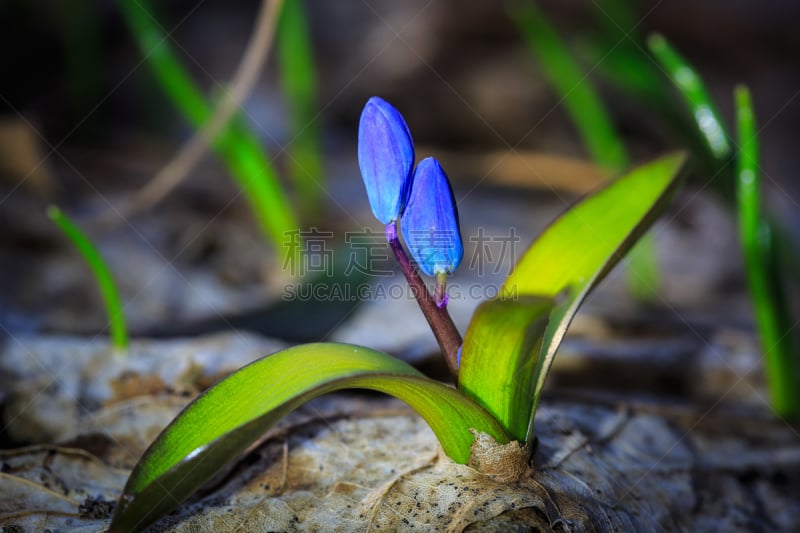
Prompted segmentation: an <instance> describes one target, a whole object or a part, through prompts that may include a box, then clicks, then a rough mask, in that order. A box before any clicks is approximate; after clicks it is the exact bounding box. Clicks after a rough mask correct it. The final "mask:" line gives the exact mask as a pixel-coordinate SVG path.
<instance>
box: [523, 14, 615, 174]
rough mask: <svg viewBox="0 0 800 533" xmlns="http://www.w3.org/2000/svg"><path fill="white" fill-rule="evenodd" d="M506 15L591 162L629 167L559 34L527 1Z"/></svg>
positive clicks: (584, 76) (595, 97) (601, 107)
mask: <svg viewBox="0 0 800 533" xmlns="http://www.w3.org/2000/svg"><path fill="white" fill-rule="evenodd" d="M509 13H510V14H511V17H512V19H514V21H515V22H516V23H517V26H518V27H519V29H520V30H521V31H522V33H523V34H524V36H525V39H526V40H527V41H528V45H529V46H530V49H531V51H532V52H533V54H534V55H535V56H536V59H537V61H538V62H539V65H540V66H541V69H542V73H543V74H544V76H545V77H546V78H547V81H548V82H549V83H550V85H551V86H552V87H553V89H554V90H555V92H556V94H557V95H558V97H559V98H560V101H559V104H562V103H563V104H564V108H565V109H566V111H567V113H568V114H569V116H570V119H571V120H572V123H573V124H574V125H575V128H576V129H577V130H578V132H579V133H580V136H581V138H582V139H583V142H584V144H585V145H586V148H587V149H588V150H589V153H590V154H591V156H592V159H594V161H595V162H596V163H597V164H599V165H602V166H604V167H606V168H610V169H612V170H614V171H617V170H620V169H622V168H624V167H625V166H627V165H628V159H629V158H628V152H627V151H626V150H625V146H624V145H623V143H622V140H621V139H620V137H619V135H617V132H616V130H615V128H614V124H613V122H612V120H611V116H610V114H609V113H608V111H607V110H606V108H605V106H604V105H603V102H602V100H601V99H600V96H599V95H598V94H597V92H596V91H595V90H594V88H593V87H592V84H591V82H590V80H588V79H587V78H588V74H587V73H585V72H584V71H583V69H582V68H581V67H580V65H579V64H578V63H577V61H576V60H575V59H574V57H573V56H572V53H571V52H570V51H569V49H568V48H567V45H566V44H565V43H564V42H563V40H562V39H561V37H559V35H558V32H557V31H556V30H555V28H554V27H553V26H552V25H551V24H550V22H549V21H548V20H547V19H546V18H545V16H544V14H543V13H542V12H541V11H540V10H539V8H538V7H536V5H535V3H534V2H531V1H530V0H524V1H519V0H517V1H514V2H511V3H510V5H509Z"/></svg>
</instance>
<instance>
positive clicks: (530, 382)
mask: <svg viewBox="0 0 800 533" xmlns="http://www.w3.org/2000/svg"><path fill="white" fill-rule="evenodd" d="M358 155H359V165H360V168H361V172H362V175H363V178H364V183H365V186H366V189H367V193H368V197H369V201H370V204H371V207H372V210H373V212H374V214H375V216H376V217H377V218H378V220H380V221H381V222H382V223H384V224H386V237H387V240H388V243H389V246H390V247H391V249H392V251H393V252H394V255H395V257H396V258H397V260H398V262H399V264H400V267H401V269H402V271H403V273H404V275H405V277H406V279H407V280H408V282H409V284H410V285H411V287H412V292H413V293H414V295H415V296H416V298H417V301H418V302H419V305H420V308H421V309H422V311H423V313H424V315H425V317H426V318H427V320H428V323H429V324H430V325H431V328H432V330H433V333H434V335H435V336H436V339H437V341H438V342H439V345H440V347H441V350H442V353H443V355H444V357H445V359H446V361H447V365H448V367H449V368H450V370H451V372H452V374H453V377H454V378H455V382H456V387H452V386H450V385H447V384H445V383H442V382H439V381H436V380H433V379H430V378H428V377H426V376H424V375H423V374H421V373H420V372H419V371H417V370H416V369H414V368H412V367H411V366H409V365H408V364H406V363H404V362H403V361H400V360H398V359H396V358H394V357H392V356H390V355H388V354H385V353H382V352H379V351H375V350H372V349H370V348H367V347H363V346H356V345H348V344H335V343H316V344H305V345H300V346H295V347H292V348H289V349H286V350H283V351H280V352H278V353H275V354H272V355H269V356H267V357H264V358H261V359H259V360H257V361H255V362H253V363H251V364H249V365H247V366H245V367H243V368H242V369H240V370H238V371H237V372H234V373H233V374H231V375H230V376H228V377H227V378H225V379H223V380H221V381H220V382H218V383H217V384H216V385H214V386H213V387H211V388H210V389H208V390H207V391H206V392H205V393H203V394H202V395H201V396H199V397H198V398H197V399H196V400H194V401H193V402H192V403H190V404H189V405H188V406H187V407H186V408H185V409H184V410H183V411H182V412H181V413H180V414H179V415H178V416H177V417H176V418H175V419H174V420H173V421H172V422H171V423H170V425H169V426H168V427H167V428H166V429H165V430H164V431H163V432H162V433H161V434H160V435H159V436H158V437H157V438H156V440H155V441H154V442H153V443H152V444H151V445H150V447H149V448H148V450H147V451H146V452H145V453H144V455H143V456H142V458H141V459H140V460H139V462H138V463H137V465H136V466H135V467H134V469H133V472H132V473H131V475H130V477H129V479H128V481H127V484H126V486H125V489H124V491H123V494H122V496H121V497H120V500H119V503H118V505H117V509H116V512H115V515H114V518H113V520H112V524H111V530H112V531H128V530H131V529H140V528H142V527H144V526H146V525H148V524H150V523H152V522H153V521H155V520H157V519H158V518H159V517H160V516H163V515H164V514H165V513H167V512H169V511H170V510H171V509H173V508H174V507H176V506H177V505H178V504H179V503H180V502H181V501H183V500H184V499H185V498H187V497H188V496H190V495H191V494H192V493H193V492H195V491H196V490H197V489H198V488H199V487H200V486H201V485H202V484H203V483H205V482H207V481H208V480H209V479H210V478H211V477H212V476H214V474H215V473H217V472H218V471H219V470H220V469H221V468H222V467H223V466H224V465H225V464H226V463H228V462H229V461H231V460H233V459H234V458H236V457H237V456H238V455H240V454H241V453H243V452H244V451H245V450H246V449H247V448H248V447H249V446H250V445H252V444H253V443H254V442H256V441H257V440H258V439H259V438H260V437H261V436H262V435H263V434H264V433H265V431H266V430H267V429H269V428H270V427H271V426H272V425H273V424H275V423H276V422H278V421H279V420H280V419H281V418H283V417H284V416H286V415H287V414H288V413H289V412H290V411H292V410H294V409H296V408H297V407H299V406H300V405H302V404H303V403H305V402H307V401H309V400H311V399H313V398H315V397H318V396H320V395H323V394H326V393H328V392H332V391H336V390H342V389H370V390H375V391H379V392H384V393H387V394H390V395H393V396H395V397H397V398H399V399H401V400H403V401H405V402H406V403H407V404H408V405H410V406H411V407H412V408H413V409H414V410H416V412H417V413H419V414H420V416H422V418H423V419H424V420H425V421H426V422H427V423H428V424H429V425H430V427H431V429H432V430H433V432H434V433H435V434H436V437H437V438H438V440H439V442H440V444H441V446H442V449H443V451H444V453H445V454H447V455H448V456H449V457H450V458H451V459H452V460H453V461H455V462H457V463H468V462H469V460H470V456H471V450H472V446H473V444H474V442H475V438H476V434H484V435H488V436H490V437H491V438H493V439H494V440H495V441H497V442H498V443H501V444H505V443H509V442H512V441H517V442H518V443H519V445H520V447H527V449H528V450H530V449H531V446H530V445H531V442H532V439H533V435H534V433H533V420H534V414H535V411H536V406H537V404H538V401H539V397H540V395H541V391H542V387H543V385H544V380H545V377H546V376H547V372H548V369H549V368H550V365H551V363H552V361H553V357H554V356H555V353H556V350H557V349H558V346H559V344H560V342H561V340H562V339H563V337H564V334H565V332H566V329H567V326H568V325H569V323H570V321H571V319H572V317H573V316H574V314H575V312H576V310H577V308H578V306H579V305H580V303H581V302H582V301H583V299H584V298H585V296H586V295H587V293H588V292H589V291H590V290H591V289H592V287H594V286H595V285H596V284H597V283H598V282H599V281H600V280H601V279H602V278H603V276H604V275H605V274H606V273H607V272H608V271H609V270H610V269H611V268H612V267H613V266H614V265H615V264H616V263H617V262H618V261H619V260H620V259H621V258H622V257H623V256H624V254H625V252H626V251H627V250H628V249H629V248H630V246H631V245H632V244H633V243H634V242H635V241H636V239H637V238H638V237H639V236H640V235H641V234H642V233H643V232H644V231H645V230H646V229H647V227H648V226H649V225H650V224H651V223H652V222H653V220H654V219H655V217H656V216H657V215H658V214H659V212H660V211H661V210H662V209H663V208H664V206H665V205H666V203H667V201H668V200H669V198H670V196H671V194H672V193H673V192H674V190H675V189H676V187H677V184H678V179H677V176H678V174H679V170H680V169H681V167H682V165H683V163H684V156H683V155H682V154H672V155H667V156H664V157H661V158H660V159H657V160H655V161H653V162H650V163H649V164H646V165H643V166H641V167H639V168H636V169H634V170H633V171H631V172H629V173H628V174H626V175H624V176H622V177H620V178H618V179H617V180H615V181H614V182H612V183H611V184H610V185H608V186H606V187H605V188H604V189H602V190H600V191H598V192H596V193H595V194H593V195H591V196H588V197H587V198H584V199H583V200H582V201H580V202H579V203H577V204H576V205H575V206H574V207H572V208H571V209H569V210H567V211H566V212H565V213H564V214H563V215H561V217H559V218H558V219H557V220H556V221H554V222H553V223H552V224H551V225H550V226H549V227H548V228H547V229H545V230H544V232H543V233H542V234H541V235H540V236H539V238H538V239H537V240H536V241H535V242H534V243H533V244H532V245H531V247H530V248H528V250H527V251H526V252H525V254H524V255H523V257H522V258H521V259H520V261H519V262H518V263H517V265H516V266H515V268H514V270H513V271H512V272H511V274H510V275H509V276H508V278H507V279H506V280H505V283H504V284H503V286H502V288H501V290H500V294H499V296H498V297H497V298H495V299H493V300H490V301H486V302H483V303H482V304H481V305H480V306H479V307H478V308H477V310H476V311H475V314H474V315H473V317H472V320H471V322H470V324H469V325H468V327H467V330H466V334H465V336H464V338H463V340H462V337H461V334H460V332H459V331H458V329H457V328H456V327H455V326H454V324H453V322H452V320H451V319H450V316H449V314H448V312H447V294H446V279H447V276H448V275H450V274H452V273H453V271H454V270H455V269H456V268H457V267H458V265H459V263H460V261H461V258H462V255H463V246H462V242H461V237H460V233H459V219H458V213H457V209H456V202H455V200H454V196H453V193H452V189H451V187H450V184H449V182H448V179H447V176H446V174H445V172H444V171H443V170H442V167H441V165H440V164H439V163H438V162H437V161H436V160H434V159H431V158H428V159H424V160H422V161H421V162H420V163H419V164H418V165H416V167H415V166H414V163H415V154H414V144H413V142H412V139H411V134H410V132H409V128H408V126H407V125H406V122H405V121H404V120H403V117H402V116H401V114H400V113H399V112H398V111H397V110H396V109H395V108H394V107H392V106H391V105H390V104H389V103H387V102H386V101H384V100H382V99H380V98H377V97H375V98H371V99H370V100H369V101H368V102H367V104H366V106H365V108H364V111H363V113H362V116H361V121H360V126H359V140H358ZM398 222H399V225H400V230H401V231H400V234H402V237H403V240H404V241H405V245H406V247H407V248H408V250H409V251H410V254H411V256H412V257H413V258H414V260H415V262H416V264H417V266H418V267H419V269H420V270H422V272H423V273H424V274H425V275H428V276H432V277H434V278H435V289H434V291H433V294H431V293H430V292H429V291H428V289H427V287H426V285H425V283H424V282H423V280H422V279H421V277H420V274H419V273H418V272H417V270H416V268H415V267H414V265H413V264H412V263H411V261H410V259H409V258H408V255H407V254H406V248H404V246H403V243H402V242H401V240H400V234H398Z"/></svg>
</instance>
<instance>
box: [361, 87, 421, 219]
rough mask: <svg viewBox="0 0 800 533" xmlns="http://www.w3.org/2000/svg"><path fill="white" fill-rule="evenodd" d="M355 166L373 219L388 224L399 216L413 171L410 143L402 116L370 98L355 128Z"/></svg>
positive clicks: (389, 105) (379, 100)
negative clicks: (356, 158) (356, 162)
mask: <svg viewBox="0 0 800 533" xmlns="http://www.w3.org/2000/svg"><path fill="white" fill-rule="evenodd" d="M358 166H359V167H360V168H361V176H362V177H363V178H364V185H365V186H366V188H367V196H368V197H369V204H370V206H371V207H372V212H373V213H374V214H375V217H376V218H377V219H378V220H380V221H381V222H383V223H384V224H388V223H390V222H392V221H394V220H397V219H398V218H399V217H400V213H402V212H403V208H404V207H405V205H406V201H407V200H408V194H409V191H410V189H411V177H412V171H413V169H414V142H413V141H412V140H411V133H410V132H409V131H408V126H407V125H406V121H405V120H403V116H402V115H401V114H400V112H399V111H398V110H397V109H395V108H394V107H393V106H392V105H391V104H390V103H389V102H387V101H386V100H384V99H382V98H378V97H377V96H373V97H372V98H370V99H369V101H368V102H367V105H365V106H364V111H362V112H361V121H360V122H359V125H358Z"/></svg>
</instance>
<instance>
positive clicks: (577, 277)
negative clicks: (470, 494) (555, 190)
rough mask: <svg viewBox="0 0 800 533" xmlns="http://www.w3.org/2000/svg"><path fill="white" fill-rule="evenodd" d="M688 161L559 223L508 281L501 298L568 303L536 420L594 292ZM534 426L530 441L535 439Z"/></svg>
mask: <svg viewBox="0 0 800 533" xmlns="http://www.w3.org/2000/svg"><path fill="white" fill-rule="evenodd" d="M685 160H686V156H685V155H684V154H683V153H675V154H670V155H667V156H664V157H661V158H659V159H656V160H655V161H653V162H651V163H648V164H645V165H642V166H640V167H638V168H635V169H634V170H632V171H631V172H629V173H628V174H626V175H624V176H622V177H621V178H619V179H617V180H616V181H614V182H613V183H611V184H610V185H608V186H607V187H605V188H604V189H601V190H600V191H598V192H597V193H595V194H593V195H591V196H589V197H587V198H585V199H584V200H582V201H581V202H579V203H578V204H577V205H575V206H574V207H572V208H571V209H569V210H568V211H566V212H565V213H564V214H563V215H561V217H559V218H558V219H556V220H555V222H553V223H552V224H551V225H550V226H549V227H548V228H547V229H545V230H544V232H543V233H542V234H541V235H540V236H539V238H538V239H536V241H535V242H534V243H533V244H532V245H531V247H530V248H529V249H528V250H527V251H526V252H525V255H524V256H523V257H522V259H520V261H519V263H517V265H516V267H515V268H514V271H513V272H512V273H511V275H509V276H508V278H507V279H506V282H505V284H504V285H503V288H502V290H501V297H502V298H504V299H510V298H515V297H520V296H522V295H535V296H545V297H550V298H554V297H556V296H557V295H559V294H561V293H562V292H565V291H566V293H567V297H566V298H565V300H564V301H563V302H561V303H559V304H558V305H557V306H556V307H555V308H554V310H553V312H552V314H551V316H550V321H549V322H548V324H547V328H546V329H545V334H544V342H543V343H542V347H541V353H540V354H539V357H538V359H537V360H536V369H535V374H534V376H535V378H534V380H535V381H534V383H535V387H534V405H533V409H532V410H531V417H532V416H533V414H534V413H535V410H536V404H537V403H538V401H539V396H540V394H541V391H542V387H543V385H544V380H545V378H546V377H547V372H548V370H549V369H550V365H551V363H552V361H553V357H554V356H555V352H556V350H557V349H558V346H559V344H560V343H561V340H562V339H563V338H564V333H565V332H566V329H567V326H568V325H569V323H570V321H571V320H572V317H573V316H574V315H575V312H576V311H577V309H578V306H579V305H580V304H581V302H582V301H583V299H584V298H585V297H586V295H587V294H588V292H589V291H590V290H591V289H592V288H593V287H594V286H595V285H596V284H597V283H598V282H599V281H600V280H601V279H603V277H604V276H605V275H606V274H607V273H608V271H609V270H611V268H612V267H613V266H614V265H615V264H617V262H618V261H619V260H620V259H621V258H622V257H623V256H624V255H625V253H626V252H627V251H628V250H629V249H630V247H631V246H632V245H633V243H634V242H636V239H637V238H638V237H639V236H640V235H642V233H644V231H646V230H647V228H648V227H649V226H650V225H651V224H652V222H653V221H654V220H655V218H656V216H657V215H658V214H659V213H660V212H661V210H662V209H663V208H664V207H665V206H666V204H667V201H668V200H669V199H670V198H671V196H672V193H673V192H674V191H675V190H676V188H677V185H678V181H679V180H678V174H679V170H680V169H681V167H682V166H683V164H684V162H685ZM532 427H533V424H532V423H531V424H530V426H529V432H528V438H529V439H530V437H531V436H532V434H531V431H532Z"/></svg>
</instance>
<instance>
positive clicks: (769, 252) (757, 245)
mask: <svg viewBox="0 0 800 533" xmlns="http://www.w3.org/2000/svg"><path fill="white" fill-rule="evenodd" d="M735 96H736V122H737V136H738V141H739V157H738V165H737V172H736V174H737V180H736V185H737V188H736V191H737V204H738V214H739V232H740V238H741V241H742V248H743V251H744V257H745V265H746V267H747V284H748V288H749V289H750V297H751V298H752V301H753V307H754V308H755V315H756V324H757V326H758V331H759V335H760V337H761V345H762V349H763V351H764V358H765V366H766V375H767V383H768V385H769V391H770V400H771V402H772V407H773V409H774V410H775V412H776V413H777V414H778V415H780V416H784V417H787V418H793V417H797V416H798V414H800V372H799V371H798V370H799V369H798V360H797V358H798V351H797V349H796V343H795V340H794V337H793V336H792V321H791V319H790V314H789V309H788V305H787V302H786V297H785V294H786V291H785V290H784V288H783V287H782V282H781V279H782V278H781V273H780V270H779V268H778V257H777V256H776V251H775V248H774V246H773V245H772V229H771V227H770V224H769V222H768V221H767V219H766V218H765V217H764V213H763V212H762V208H761V191H760V187H761V186H760V177H759V176H760V172H759V166H758V133H757V132H756V126H755V115H754V112H753V105H752V102H751V99H750V92H749V91H748V90H747V88H746V87H737V89H736V93H735Z"/></svg>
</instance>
